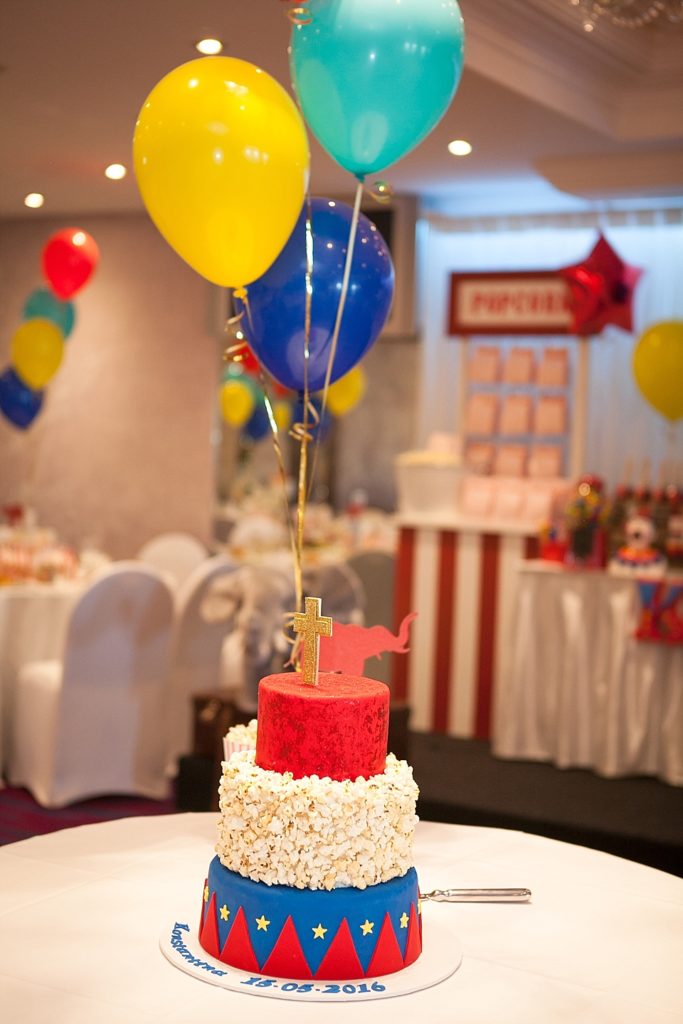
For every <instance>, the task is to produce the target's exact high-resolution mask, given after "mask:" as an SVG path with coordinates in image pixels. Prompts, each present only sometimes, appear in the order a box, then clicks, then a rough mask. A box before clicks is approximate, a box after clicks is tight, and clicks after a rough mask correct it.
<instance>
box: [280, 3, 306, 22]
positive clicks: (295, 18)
mask: <svg viewBox="0 0 683 1024" xmlns="http://www.w3.org/2000/svg"><path fill="white" fill-rule="evenodd" d="M280 3H285V4H289V3H294V4H296V6H295V7H290V8H289V9H288V10H287V11H286V12H285V13H286V15H287V17H288V18H289V20H290V21H291V23H292V25H310V24H311V22H312V21H313V16H312V15H311V12H310V10H309V9H308V0H280Z"/></svg>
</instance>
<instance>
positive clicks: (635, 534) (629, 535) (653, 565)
mask: <svg viewBox="0 0 683 1024" xmlns="http://www.w3.org/2000/svg"><path fill="white" fill-rule="evenodd" d="M624 532H625V535H626V543H625V544H624V545H623V546H622V547H620V548H619V550H618V551H617V553H616V555H615V556H614V558H612V559H611V561H610V563H609V570H610V572H611V573H615V574H616V575H619V576H637V577H647V578H648V579H661V577H662V576H663V575H664V573H665V572H666V558H665V557H664V555H663V554H662V553H661V551H658V550H657V548H655V547H653V540H654V536H655V528H654V523H653V522H652V519H651V518H650V516H649V515H648V514H647V513H646V512H642V511H641V512H636V513H635V514H634V515H632V516H630V517H629V518H628V519H627V521H626V527H625V530H624Z"/></svg>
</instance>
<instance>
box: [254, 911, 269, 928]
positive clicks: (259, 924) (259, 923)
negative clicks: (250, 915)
mask: <svg viewBox="0 0 683 1024" xmlns="http://www.w3.org/2000/svg"><path fill="white" fill-rule="evenodd" d="M269 924H270V921H266V919H265V917H264V916H263V914H261V916H260V917H257V918H256V930H257V931H259V932H267V931H268V925H269Z"/></svg>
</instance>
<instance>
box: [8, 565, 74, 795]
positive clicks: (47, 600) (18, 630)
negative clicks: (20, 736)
mask: <svg viewBox="0 0 683 1024" xmlns="http://www.w3.org/2000/svg"><path fill="white" fill-rule="evenodd" d="M84 585H85V584H84V583H82V582H80V581H59V582H53V583H16V584H12V585H11V586H4V587H0V776H1V775H2V766H3V764H4V763H5V762H6V760H7V756H8V750H9V743H10V741H11V730H12V708H13V703H14V688H15V684H16V679H17V676H18V675H19V671H20V669H21V668H22V666H23V665H25V664H27V663H28V662H30V661H38V660H41V659H44V658H56V657H58V656H59V655H60V654H61V651H62V644H63V641H64V636H65V633H66V625H67V622H68V620H69V615H70V613H71V609H72V608H73V606H74V605H75V603H76V601H77V599H78V597H79V596H80V594H81V593H82V592H83V588H84Z"/></svg>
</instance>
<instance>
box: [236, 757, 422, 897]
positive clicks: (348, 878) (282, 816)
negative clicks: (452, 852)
mask: <svg viewBox="0 0 683 1024" xmlns="http://www.w3.org/2000/svg"><path fill="white" fill-rule="evenodd" d="M219 795H220V819H219V823H218V843H217V844H216V853H217V854H218V856H219V858H220V861H221V863H222V864H223V865H224V866H225V867H227V868H229V869H230V870H231V871H236V872H238V873H239V874H241V875H244V876H246V877H249V878H251V879H253V880H254V881H260V882H265V883H266V884H268V885H271V884H277V885H290V886H293V887H296V888H309V889H328V890H329V889H333V888H335V887H343V886H356V887H358V888H361V889H362V888H366V887H367V886H370V885H375V884H377V883H378V882H387V881H389V880H390V879H392V878H396V877H398V876H401V875H404V874H405V873H406V872H407V871H408V870H409V869H410V868H411V867H412V864H413V835H414V832H415V826H416V824H417V816H416V814H415V806H416V802H417V797H418V788H417V786H416V784H415V781H414V779H413V773H412V769H411V768H410V766H409V765H408V764H406V762H405V761H398V760H397V759H396V758H395V757H394V756H393V754H389V755H387V758H386V769H385V771H384V772H382V773H381V774H379V775H373V776H372V777H371V778H369V779H364V778H361V777H359V778H357V779H355V780H354V781H351V780H345V781H343V782H338V781H335V780H332V779H329V778H325V779H321V778H317V777H306V778H302V779H294V778H292V776H291V774H289V773H288V772H287V773H285V774H280V773H279V772H271V771H264V770H263V769H262V768H259V766H258V765H256V764H254V752H253V751H241V752H239V753H235V754H233V755H232V757H231V758H230V760H229V761H226V762H225V763H224V765H223V775H222V778H221V784H220V788H219Z"/></svg>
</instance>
